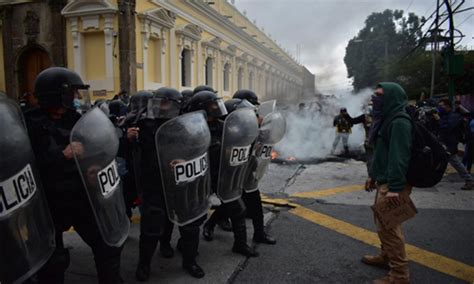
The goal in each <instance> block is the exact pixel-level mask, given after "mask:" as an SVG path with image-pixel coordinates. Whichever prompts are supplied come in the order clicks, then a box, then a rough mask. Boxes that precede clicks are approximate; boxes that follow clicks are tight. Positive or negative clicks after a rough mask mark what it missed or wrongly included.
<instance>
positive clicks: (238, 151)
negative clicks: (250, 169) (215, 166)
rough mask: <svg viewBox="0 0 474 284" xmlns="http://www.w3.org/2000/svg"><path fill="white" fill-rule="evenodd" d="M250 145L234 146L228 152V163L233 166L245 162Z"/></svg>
mask: <svg viewBox="0 0 474 284" xmlns="http://www.w3.org/2000/svg"><path fill="white" fill-rule="evenodd" d="M250 146H251V145H248V146H244V147H234V148H232V152H231V153H230V165H231V166H233V167H235V166H239V165H242V164H243V163H246V162H247V161H248V160H249V156H250Z"/></svg>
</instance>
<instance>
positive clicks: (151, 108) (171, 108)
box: [146, 98, 180, 119]
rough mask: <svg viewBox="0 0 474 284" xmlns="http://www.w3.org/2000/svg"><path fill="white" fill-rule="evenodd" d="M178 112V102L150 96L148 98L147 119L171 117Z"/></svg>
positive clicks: (175, 115)
mask: <svg viewBox="0 0 474 284" xmlns="http://www.w3.org/2000/svg"><path fill="white" fill-rule="evenodd" d="M179 112H180V105H179V103H178V102H175V101H172V100H168V99H163V98H152V99H149V100H148V106H147V114H146V117H147V118H149V119H171V118H174V117H177V116H178V115H179Z"/></svg>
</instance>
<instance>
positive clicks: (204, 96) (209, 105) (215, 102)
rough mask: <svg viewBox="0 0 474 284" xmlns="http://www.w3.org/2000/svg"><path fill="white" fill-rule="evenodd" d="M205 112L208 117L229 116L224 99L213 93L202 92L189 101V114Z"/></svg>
mask: <svg viewBox="0 0 474 284" xmlns="http://www.w3.org/2000/svg"><path fill="white" fill-rule="evenodd" d="M197 110H204V111H206V113H207V115H208V116H212V117H221V116H224V115H226V114H227V110H226V108H225V105H224V102H223V100H222V98H220V97H218V96H217V95H216V93H214V92H211V91H201V92H199V93H197V94H195V95H194V96H193V97H192V98H191V100H190V101H189V104H188V107H187V112H192V111H197Z"/></svg>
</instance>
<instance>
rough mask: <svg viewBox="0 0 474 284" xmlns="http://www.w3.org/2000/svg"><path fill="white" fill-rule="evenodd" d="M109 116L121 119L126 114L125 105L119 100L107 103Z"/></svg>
mask: <svg viewBox="0 0 474 284" xmlns="http://www.w3.org/2000/svg"><path fill="white" fill-rule="evenodd" d="M109 110H110V115H114V116H116V117H121V116H124V115H126V114H127V105H126V104H125V103H124V102H123V101H122V100H120V99H118V100H113V101H111V102H109Z"/></svg>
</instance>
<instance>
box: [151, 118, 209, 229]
mask: <svg viewBox="0 0 474 284" xmlns="http://www.w3.org/2000/svg"><path fill="white" fill-rule="evenodd" d="M210 143H211V134H210V132H209V128H208V126H207V121H206V119H205V117H204V114H203V113H202V112H192V113H188V114H185V115H181V116H178V117H176V118H174V119H171V120H169V121H167V122H165V123H164V124H163V125H161V127H160V128H159V129H158V131H157V132H156V134H155V145H156V152H157V155H158V162H159V166H160V173H161V181H162V186H163V193H164V196H165V201H166V209H167V211H168V216H169V219H170V221H171V222H173V223H175V224H177V225H179V226H183V225H186V224H189V223H191V222H193V221H195V220H197V219H199V218H201V217H202V216H204V215H205V214H207V211H208V210H209V207H210V204H209V196H210V194H211V186H210V171H209V157H208V149H209V145H210ZM157 174H158V173H157Z"/></svg>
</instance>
